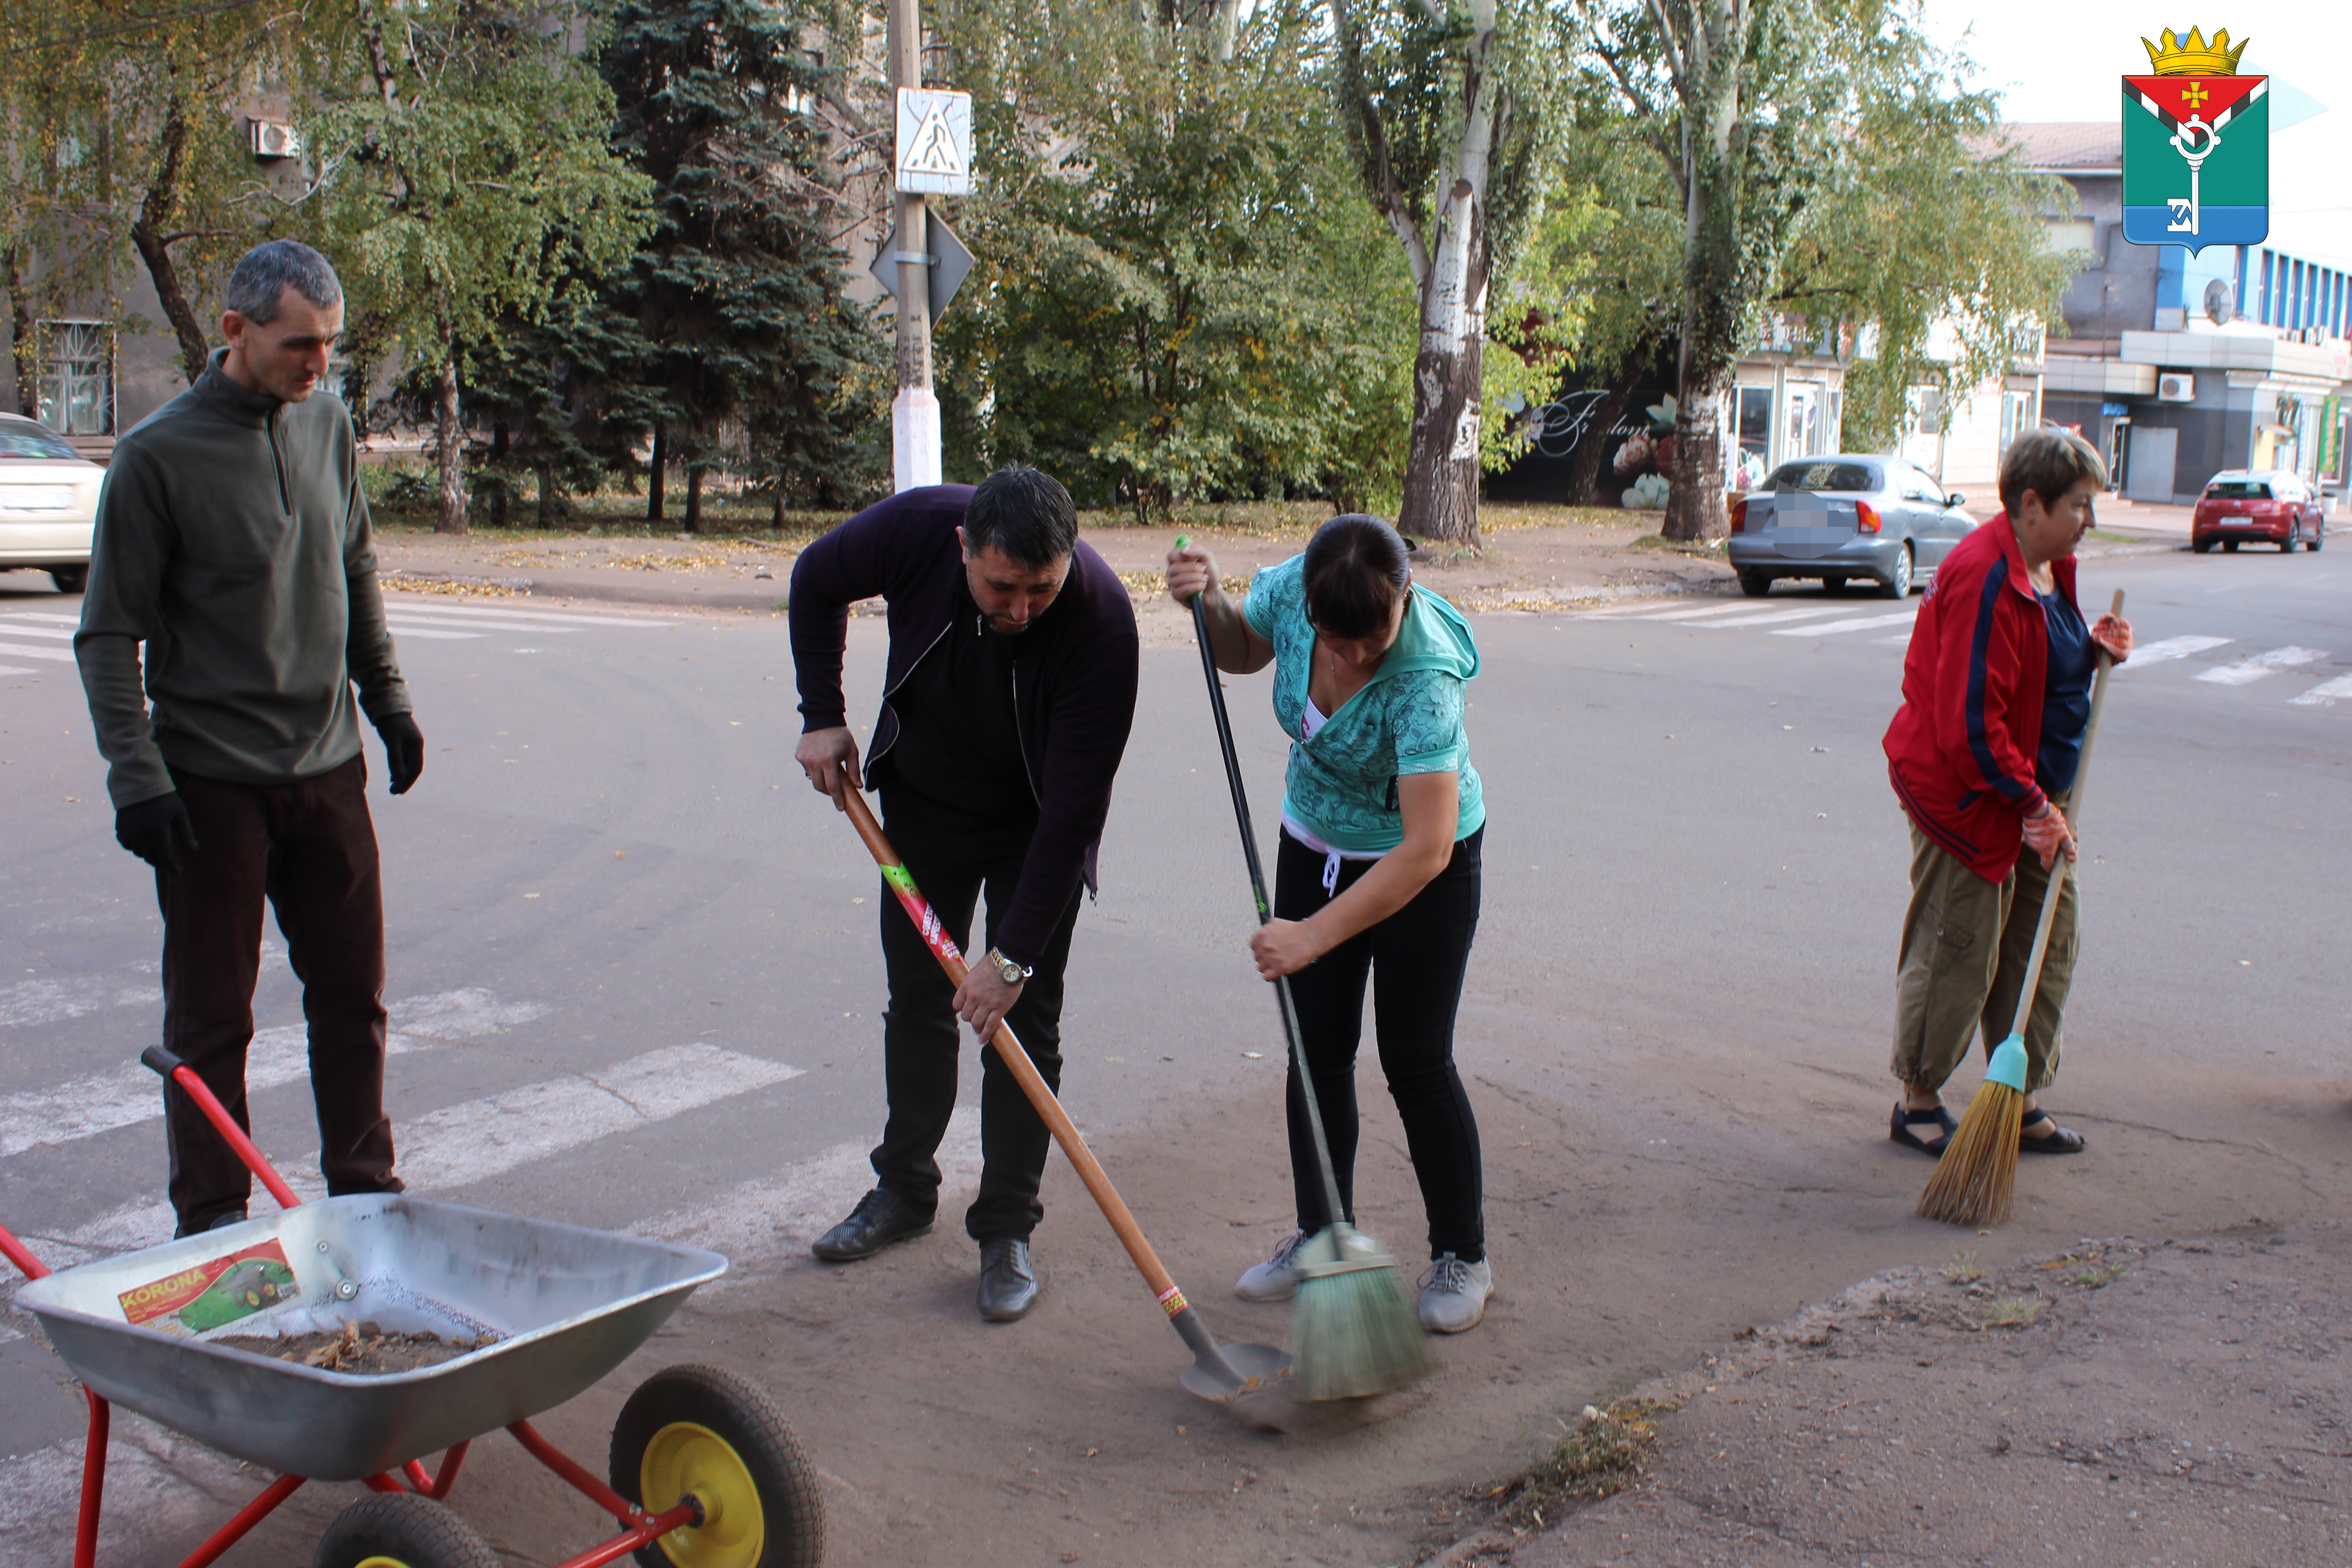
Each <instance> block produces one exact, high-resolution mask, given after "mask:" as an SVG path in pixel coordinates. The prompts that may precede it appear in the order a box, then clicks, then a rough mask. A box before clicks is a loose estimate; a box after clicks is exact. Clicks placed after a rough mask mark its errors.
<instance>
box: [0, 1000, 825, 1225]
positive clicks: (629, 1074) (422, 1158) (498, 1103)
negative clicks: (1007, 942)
mask: <svg viewBox="0 0 2352 1568" xmlns="http://www.w3.org/2000/svg"><path fill="white" fill-rule="evenodd" d="M801 1076H803V1069H802V1068H796V1067H788V1066H786V1065H785V1064H784V1063H782V1062H777V1061H770V1060H768V1059H766V1058H761V1057H749V1056H744V1055H741V1054H740V1053H739V1052H735V1051H730V1050H723V1049H721V1048H720V1047H717V1046H709V1045H701V1044H696V1045H691V1046H665V1047H661V1048H660V1049H657V1050H652V1051H647V1052H646V1054H645V1055H643V1056H639V1057H632V1058H629V1059H628V1060H626V1061H624V1062H617V1063H615V1064H614V1065H613V1066H611V1067H608V1068H597V1069H595V1070H593V1071H591V1072H582V1073H573V1074H567V1075H566V1076H564V1077H562V1078H556V1079H546V1080H545V1081H543V1082H540V1083H529V1084H524V1085H522V1086H521V1087H520V1088H518V1089H507V1090H505V1091H503V1092H501V1093H499V1094H491V1095H485V1096H483V1097H482V1098H481V1099H479V1100H466V1101H464V1102H462V1103H460V1104H457V1105H451V1106H445V1107H443V1108H442V1109H441V1110H436V1111H432V1112H430V1113H428V1114H426V1115H425V1116H421V1117H417V1118H415V1119H414V1120H410V1121H401V1120H399V1119H394V1122H393V1140H394V1145H395V1147H396V1148H397V1149H398V1150H399V1156H400V1163H399V1166H398V1169H399V1173H400V1176H401V1179H402V1180H403V1181H404V1182H406V1183H407V1184H408V1188H409V1191H411V1192H413V1193H415V1194H418V1195H419V1196H420V1197H438V1196H440V1195H442V1194H445V1193H447V1192H450V1191H453V1190H455V1189H457V1188H459V1187H465V1186H470V1185H472V1184H475V1183H477V1182H484V1181H488V1180H489V1179H490V1178H491V1177H493V1176H500V1175H504V1174H505V1173H508V1172H509V1171H512V1170H514V1169H516V1168H517V1167H519V1166H522V1165H527V1164H530V1163H532V1162H534V1161H538V1160H545V1159H550V1158H552V1157H553V1156H555V1155H558V1154H562V1153H565V1152H569V1151H571V1150H573V1149H577V1148H580V1147H582V1146H583V1145H584V1144H588V1143H593V1142H597V1141H598V1140H599V1139H603V1138H608V1137H611V1136H613V1135H614V1134H615V1133H620V1132H630V1131H637V1130H640V1129H642V1128H646V1127H652V1126H656V1125H657V1124H659V1123H661V1122H664V1121H668V1120H670V1119H671V1118H672V1117H675V1116H680V1115H683V1114H685V1113H686V1112H688V1111H689V1110H700V1109H701V1108H702V1107H704V1106H706V1105H711V1104H715V1103H716V1102H718V1101H719V1100H728V1099H730V1098H732V1097H734V1096H736V1095H739V1094H746V1093H749V1092H750V1091H751V1090H752V1089H764V1088H766V1087H768V1086H769V1085H771V1084H778V1083H783V1082H786V1081H788V1080H790V1079H796V1078H799V1077H801ZM318 1163H319V1157H318V1153H317V1152H316V1151H312V1152H310V1153H307V1154H305V1155H303V1156H302V1157H301V1158H299V1159H298V1160H291V1161H285V1162H281V1163H279V1167H278V1174H280V1175H281V1176H283V1177H285V1178H286V1184H287V1185H289V1186H290V1187H292V1188H293V1189H294V1193H295V1195H296V1196H297V1197H299V1198H301V1199H302V1200H303V1201H304V1202H305V1203H308V1202H310V1200H311V1199H313V1198H316V1197H319V1196H320V1195H322V1194H323V1193H324V1192H325V1188H324V1186H323V1185H322V1184H320V1180H319V1175H318V1170H317V1167H318ZM173 1225H174V1221H173V1214H172V1205H169V1204H168V1203H153V1202H149V1201H145V1200H134V1201H132V1202H131V1203H128V1204H125V1205H122V1206H121V1208H118V1209H116V1210H114V1211H113V1212H112V1213H110V1214H106V1215H100V1217H98V1218H97V1219H95V1220H92V1221H90V1222H89V1224H87V1225H83V1226H79V1227H77V1228H76V1229H74V1230H71V1231H68V1232H67V1233H66V1234H65V1235H63V1236H58V1237H26V1238H25V1241H26V1245H27V1246H30V1247H33V1249H34V1251H35V1252H36V1253H37V1255H38V1256H39V1257H40V1258H41V1259H42V1261H43V1262H45V1263H47V1264H48V1265H49V1266H50V1267H51V1268H62V1267H65V1266H67V1265H68V1264H71V1263H79V1262H83V1261H86V1260H87V1259H89V1258H93V1257H98V1256H101V1255H105V1254H110V1253H116V1252H127V1251H131V1250H132V1249H133V1248H136V1247H152V1246H154V1245H155V1244H156V1243H158V1242H160V1241H163V1240H166V1239H168V1238H169V1237H170V1236H171V1234H172V1230H173Z"/></svg>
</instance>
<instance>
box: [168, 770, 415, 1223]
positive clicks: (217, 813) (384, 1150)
mask: <svg viewBox="0 0 2352 1568" xmlns="http://www.w3.org/2000/svg"><path fill="white" fill-rule="evenodd" d="M173 782H174V783H175V784H178V785H179V790H180V797H181V799H182V800H184V801H185V802H186V803H187V807H188V815H189V816H191V817H193V818H194V822H195V829H196V842H197V845H198V848H197V850H196V854H195V858H194V862H193V863H192V864H191V865H190V866H189V868H188V869H187V870H186V871H184V873H182V874H181V875H179V876H176V877H173V876H169V875H166V874H164V873H163V872H158V873H156V876H155V901H156V903H157V904H159V905H160V906H161V907H162V909H163V1044H164V1045H165V1046H166V1047H169V1048H170V1049H171V1051H172V1052H173V1054H174V1055H176V1056H178V1057H179V1058H181V1059H182V1060H183V1061H185V1062H186V1063H187V1064H188V1065H189V1066H190V1067H191V1068H194V1069H195V1072H196V1076H197V1077H198V1078H201V1079H204V1081H205V1086H206V1087H207V1088H209V1089H211V1090H212V1091H213V1093H214V1094H215V1096H217V1097H218V1099H219V1100H220V1102H221V1104H222V1105H224V1106H226V1107H227V1109H228V1112H229V1114H230V1115H232V1116H234V1117H236V1121H237V1125H238V1126H240V1127H247V1128H249V1127H250V1125H251V1124H250V1123H249V1122H248V1121H247V1118H246V1104H245V1056H246V1050H247V1047H249V1046H250V1045H251V1044H252V1043H253V986H254V982H255V980H256V979H257V978H258V976H259V974H260V970H261V909H262V903H263V901H264V900H268V903H269V904H270V906H271V907H272V908H274V909H275V910H277V911H278V930H279V931H282V932H284V933H285V937H286V957H287V962H288V963H289V965H290V966H291V967H292V968H293V971H294V974H295V977H296V978H297V979H299V981H301V983H302V1013H303V1016H304V1017H305V1018H306V1019H307V1020H308V1021H309V1024H310V1093H311V1098H312V1100H314V1101H315V1102H316V1104H317V1106H318V1112H319V1170H320V1174H321V1175H323V1176H325V1177H326V1180H327V1191H328V1192H329V1194H333V1195H338V1196H340V1195H341V1194H347V1193H383V1192H393V1193H396V1192H398V1191H400V1190H401V1187H400V1180H399V1178H398V1177H396V1176H394V1174H393V1173H392V1123H391V1121H388V1120H387V1119H386V1118H385V1116H384V1113H383V1053H384V1010H383V876H382V872H381V869H380V868H379V866H378V863H377V858H376V845H375V826H374V824H373V822H372V821H371V820H370V819H369V817H368V808H367V767H366V764H365V763H363V762H362V759H360V758H358V757H353V758H352V760H351V761H350V762H348V763H344V764H343V765H342V766H341V767H339V768H334V769H332V770H331V771H329V772H327V773H320V775H319V776H318V777H316V778H310V779H303V780H300V781H299V782H298V783H294V784H227V783H224V782H222V781H221V780H218V779H207V778H198V777H196V776H194V774H189V773H175V774H174V775H173ZM163 1118H164V1129H165V1133H166V1136H167V1138H168V1139H169V1142H170V1145H171V1154H172V1185H171V1194H172V1207H173V1210H174V1211H175V1212H176V1213H177V1214H178V1215H179V1219H180V1230H179V1234H181V1235H182V1236H191V1235H194V1234H195V1233H196V1232H198V1231H201V1230H204V1229H205V1228H206V1227H207V1226H211V1225H212V1224H213V1223H214V1222H215V1221H217V1220H219V1219H221V1218H223V1217H224V1216H227V1215H236V1213H238V1212H239V1211H240V1210H241V1209H242V1208H243V1207H244V1205H245V1204H246V1201H247V1198H248V1197H250V1195H251V1194H252V1191H253V1180H252V1174H251V1173H249V1172H248V1171H247V1170H246V1168H245V1165H244V1163H242V1162H241V1161H239V1160H238V1159H237V1157H236V1153H235V1152H233V1151H232V1150H231V1149H230V1148H229V1147H228V1145H227V1143H226V1142H224V1141H223V1140H222V1138H221V1136H220V1134H219V1133H218V1132H217V1131H215V1130H214V1128H213V1126H212V1124H211V1123H210V1122H208V1121H205V1118H204V1113H203V1112H201V1111H199V1110H197V1109H196V1107H195V1103H194V1101H193V1100H190V1099H189V1098H188V1096H187V1095H186V1094H185V1093H184V1092H183V1091H182V1090H181V1089H179V1088H178V1086H176V1085H168V1084H167V1085H166V1086H165V1087H164V1090H163Z"/></svg>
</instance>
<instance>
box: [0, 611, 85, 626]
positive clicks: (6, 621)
mask: <svg viewBox="0 0 2352 1568" xmlns="http://www.w3.org/2000/svg"><path fill="white" fill-rule="evenodd" d="M18 621H47V622H49V623H51V624H52V625H55V626H80V625H81V617H80V616H60V615H58V614H56V613H54V612H52V611H49V610H12V611H10V612H9V613H8V614H7V615H5V616H0V626H6V625H14V624H15V623H16V622H18Z"/></svg>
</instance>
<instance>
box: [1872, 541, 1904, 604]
mask: <svg viewBox="0 0 2352 1568" xmlns="http://www.w3.org/2000/svg"><path fill="white" fill-rule="evenodd" d="M1897 559H1898V560H1899V561H1900V562H1901V563H1902V570H1901V571H1900V572H1898V573H1896V574H1895V580H1894V581H1893V582H1891V583H1881V584H1879V585H1878V596H1879V597H1880V598H1882V599H1907V598H1909V597H1910V596H1911V574H1912V569H1911V547H1910V546H1909V545H1907V544H1906V545H1905V546H1904V547H1903V553H1902V554H1901V555H1900V556H1899V557H1897Z"/></svg>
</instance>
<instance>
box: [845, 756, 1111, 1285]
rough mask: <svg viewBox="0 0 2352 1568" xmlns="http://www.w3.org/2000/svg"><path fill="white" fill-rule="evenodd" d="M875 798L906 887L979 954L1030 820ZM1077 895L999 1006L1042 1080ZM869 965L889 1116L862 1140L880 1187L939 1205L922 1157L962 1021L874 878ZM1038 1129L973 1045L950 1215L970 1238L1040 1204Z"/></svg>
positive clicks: (1007, 894)
mask: <svg viewBox="0 0 2352 1568" xmlns="http://www.w3.org/2000/svg"><path fill="white" fill-rule="evenodd" d="M882 809H883V815H884V817H885V826H884V831H886V832H887V834H888V835H889V837H890V844H891V847H893V848H895V849H897V850H898V858H900V859H901V860H903V861H905V862H906V865H907V869H908V871H909V872H910V873H912V874H913V876H914V879H915V886H916V887H917V888H919V889H921V890H922V894H923V897H924V898H925V899H926V900H928V901H929V904H930V906H931V908H932V910H935V911H936V912H937V913H938V915H939V917H940V924H941V925H943V926H945V927H946V928H947V931H948V934H949V935H950V936H951V937H953V938H954V939H955V942H956V945H957V946H958V947H959V948H961V949H962V950H963V952H964V955H965V957H966V958H967V959H970V960H971V961H973V962H975V963H977V962H979V961H980V954H982V953H983V952H987V951H988V949H989V948H990V947H992V946H993V945H994V944H995V941H996V923H997V921H998V920H999V919H1000V918H1001V917H1002V915H1003V910H1004V909H1005V906H1007V905H1008V904H1010V903H1011V902H1012V901H1013V889H1014V887H1015V886H1016V885H1017V884H1018V883H1019V882H1020V880H1021V866H1022V862H1023V860H1024V858H1026V857H1027V855H1028V852H1029V837H1030V835H1031V834H1032V833H1033V832H1034V830H1035V827H1036V820H1035V818H1034V817H1030V818H1027V819H1025V820H1014V821H1012V822H993V823H992V822H984V821H974V820H973V819H971V818H970V817H966V816H962V815H961V814H960V813H954V812H950V811H946V810H943V809H942V808H940V807H939V806H937V805H932V804H931V803H929V802H928V801H926V800H924V799H923V798H922V797H921V796H919V795H908V794H907V793H906V792H905V791H903V790H900V791H888V790H886V791H885V792H884V794H883V796H882ZM982 889H985V890H986V892H987V894H988V924H987V928H986V931H987V934H986V937H985V939H984V940H982V941H981V942H977V943H975V942H971V940H970V938H971V917H972V910H973V907H974V906H975V905H976V904H977V903H978V902H979V900H980V895H981V893H982ZM1080 896H1081V895H1080V894H1078V893H1075V892H1074V893H1072V894H1071V895H1070V907H1069V908H1068V909H1067V910H1065V911H1064V912H1063V915H1062V919H1061V921H1060V923H1058V924H1057V925H1055V928H1054V935H1053V938H1052V940H1051V941H1049V942H1047V943H1046V945H1045V952H1042V953H1039V954H1038V955H1037V956H1036V957H1035V958H1034V959H1031V960H1030V963H1031V964H1032V965H1033V967H1034V970H1035V973H1033V974H1031V975H1030V977H1029V979H1028V981H1027V983H1026V984H1024V985H1023V986H1022V987H1021V999H1020V1000H1019V1001H1018V1002H1015V1003H1014V1004H1013V1011H1012V1012H1010V1013H1008V1014H1006V1015H1005V1018H1004V1021H1005V1022H1006V1023H1007V1024H1009V1025H1011V1026H1012V1027H1013V1037H1014V1038H1016V1039H1018V1040H1019V1041H1020V1042H1021V1045H1022V1047H1023V1048H1024V1050H1026V1051H1027V1052H1028V1053H1029V1059H1030V1060H1031V1061H1032V1062H1034V1063H1035V1064H1036V1067H1037V1071H1038V1073H1039V1074H1040V1075H1041V1076H1043V1077H1044V1079H1045V1082H1046V1083H1047V1084H1048V1085H1049V1086H1051V1087H1052V1088H1054V1089H1055V1090H1056V1091H1058V1090H1059V1089H1060V1088H1061V1085H1062V974H1063V971H1064V970H1065V969H1066V968H1067V967H1068V966H1069V962H1070V935H1071V933H1072V932H1073V931H1075V930H1076V928H1077V923H1078V902H1079V899H1080ZM1020 956H1023V957H1027V955H1026V954H1022V955H1020ZM882 963H883V968H884V970H885V972H886V973H887V975H888V978H889V982H890V1005H889V1008H888V1010H887V1011H886V1012H885V1013H884V1014H883V1015H882V1018H883V1023H882V1052H883V1079H884V1083H885V1085H886V1089H887V1094H888V1096H889V1100H890V1115H889V1120H888V1121H887V1122H886V1123H885V1124H884V1126H883V1130H882V1142H881V1144H880V1146H878V1147H877V1149H876V1150H875V1151H874V1174H875V1176H876V1178H877V1180H878V1181H879V1182H880V1184H881V1185H882V1186H883V1188H884V1189H885V1190H886V1191H887V1192H890V1193H892V1194H896V1195H897V1196H898V1197H900V1198H903V1199H905V1200H906V1201H907V1202H908V1203H909V1204H912V1205H914V1206H915V1207H916V1208H918V1209H920V1210H922V1211H924V1212H925V1213H929V1212H931V1211H933V1210H935V1209H937V1208H938V1206H939V1201H940V1166H939V1162H938V1160H937V1159H935V1158H934V1157H933V1156H934V1155H935V1154H936V1153H937V1152H938V1150H939V1146H940V1139H941V1138H943V1137H945V1136H946V1134H947V1130H948V1118H949V1117H950V1116H951V1115H953V1114H954V1111H955V1099H956V1053H957V1050H958V1048H959V1047H960V1046H961V1037H962V1031H963V1021H962V1020H961V1019H960V1018H958V1017H957V1016H956V1014H955V1006H954V1002H955V987H954V986H953V985H952V984H949V981H948V977H947V972H946V971H945V970H943V969H941V968H940V961H939V960H938V959H937V958H936V957H934V956H932V953H931V950H930V949H929V947H927V946H925V945H924V942H923V938H922V934H921V933H920V932H919V931H916V930H915V925H914V922H913V921H910V920H908V918H907V912H906V910H903V909H901V908H900V907H899V905H898V896H897V895H896V894H894V893H892V892H891V891H890V888H889V884H888V883H887V882H886V883H884V884H883V887H882ZM1052 1140H1053V1135H1052V1134H1051V1133H1049V1132H1047V1131H1045V1122H1044V1121H1042V1120H1040V1119H1039V1117H1038V1115H1037V1112H1036V1110H1034V1108H1033V1107H1032V1106H1031V1105H1030V1103H1029V1097H1028V1096H1026V1095H1024V1094H1023V1093H1022V1092H1021V1086H1020V1085H1019V1084H1018V1083H1015V1082H1014V1081H1013V1075H1012V1074H1011V1073H1010V1072H1008V1071H1006V1070H1005V1068H1004V1064H1003V1063H1002V1062H1001V1061H999V1060H998V1059H997V1057H996V1052H995V1051H994V1050H993V1049H986V1050H983V1051H982V1055H981V1081H980V1152H981V1171H980V1194H979V1196H978V1197H976V1198H974V1199H973V1200H972V1205H971V1208H970V1209H969V1210H968V1211H966V1213H965V1215H964V1230H965V1232H966V1233H967V1234H968V1235H970V1236H971V1238H972V1239H973V1240H975V1241H995V1240H1000V1239H1002V1238H1004V1237H1022V1238H1024V1239H1025V1238H1026V1237H1028V1235H1029V1233H1030V1232H1031V1231H1033V1230H1034V1229H1036V1228H1037V1222H1038V1221H1039V1220H1040V1219H1042V1218H1044V1217H1045V1207H1044V1205H1041V1204H1039V1203H1038V1201H1037V1183H1038V1179H1039V1178H1040V1177H1041V1176H1043V1175H1044V1174H1045V1155H1046V1152H1047V1150H1048V1148H1049V1146H1050V1145H1051V1143H1052Z"/></svg>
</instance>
